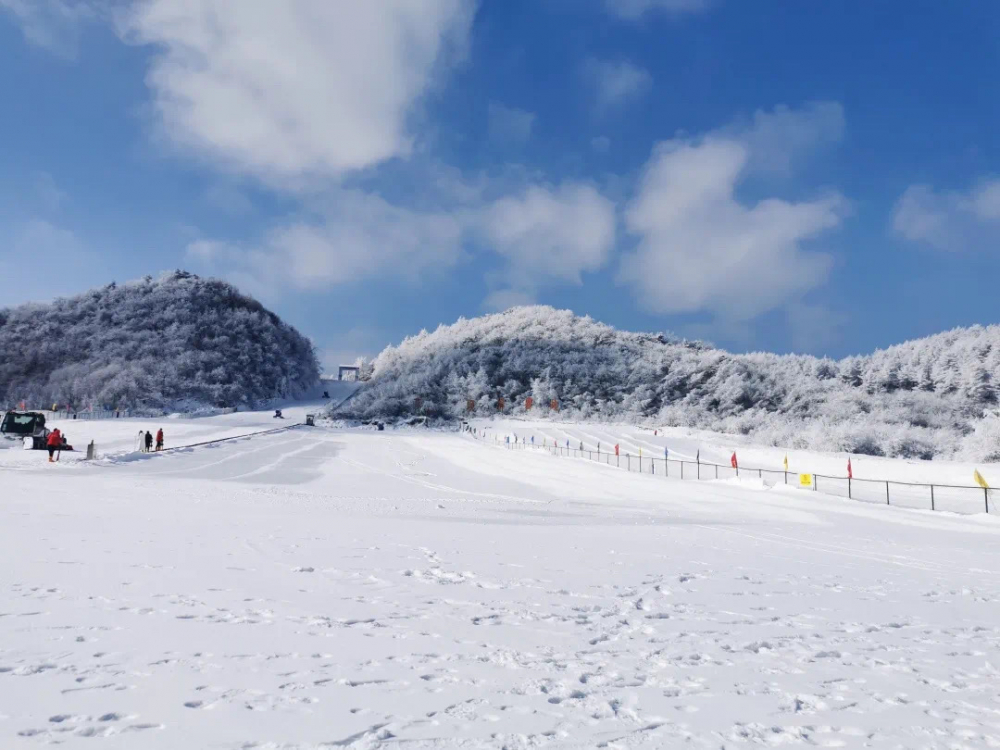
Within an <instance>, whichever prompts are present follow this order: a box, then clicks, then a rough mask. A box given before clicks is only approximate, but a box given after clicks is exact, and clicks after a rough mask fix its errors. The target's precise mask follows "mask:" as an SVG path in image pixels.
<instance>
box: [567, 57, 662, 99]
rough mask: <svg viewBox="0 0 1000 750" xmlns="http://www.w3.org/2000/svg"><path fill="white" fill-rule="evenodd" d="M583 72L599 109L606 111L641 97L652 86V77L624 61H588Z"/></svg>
mask: <svg viewBox="0 0 1000 750" xmlns="http://www.w3.org/2000/svg"><path fill="white" fill-rule="evenodd" d="M583 72H584V77H585V78H586V79H587V81H588V82H589V83H590V84H591V85H592V86H593V87H594V96H595V99H596V102H597V106H598V107H599V108H600V109H608V108H610V107H614V106H617V105H620V104H622V103H624V102H626V101H628V100H629V99H634V98H636V97H639V96H642V95H643V94H645V93H646V92H647V91H649V89H650V88H651V87H652V85H653V77H652V76H651V75H650V74H649V71H648V70H646V69H645V68H640V67H639V66H638V65H635V64H633V63H630V62H628V61H626V60H622V61H618V62H611V61H607V60H595V59H590V60H588V61H587V62H586V63H585V64H584V68H583Z"/></svg>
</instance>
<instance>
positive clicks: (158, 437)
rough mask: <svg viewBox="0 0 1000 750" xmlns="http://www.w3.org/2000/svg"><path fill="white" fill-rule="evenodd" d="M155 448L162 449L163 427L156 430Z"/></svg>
mask: <svg viewBox="0 0 1000 750" xmlns="http://www.w3.org/2000/svg"><path fill="white" fill-rule="evenodd" d="M156 450H158V451H162V450H163V428H162V427H161V428H160V429H158V430H157V431H156Z"/></svg>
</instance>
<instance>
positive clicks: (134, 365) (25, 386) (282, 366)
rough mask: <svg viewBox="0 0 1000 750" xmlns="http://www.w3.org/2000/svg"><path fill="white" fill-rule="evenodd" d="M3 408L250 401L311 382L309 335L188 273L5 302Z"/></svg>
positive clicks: (284, 394) (0, 372)
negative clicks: (46, 299) (47, 299)
mask: <svg viewBox="0 0 1000 750" xmlns="http://www.w3.org/2000/svg"><path fill="white" fill-rule="evenodd" d="M0 353H2V356H0V407H2V406H4V405H7V406H11V405H14V404H19V403H21V402H22V401H24V402H26V403H27V404H28V406H29V407H34V408H39V407H46V406H48V405H51V404H54V403H58V404H59V405H60V407H61V408H65V406H66V405H69V406H71V407H75V408H78V409H82V408H86V407H87V406H90V405H93V406H94V408H95V409H100V408H101V407H102V405H103V406H105V407H107V408H112V409H116V408H128V407H140V408H141V407H145V408H153V409H168V410H176V409H192V408H197V407H201V406H248V405H252V404H255V403H258V402H260V401H263V400H269V399H276V398H295V397H300V396H303V395H305V394H306V393H308V392H309V391H310V390H312V389H314V388H315V386H316V384H317V381H318V377H319V376H318V367H317V363H316V357H315V354H314V352H313V348H312V344H311V343H310V342H309V340H308V339H306V338H305V337H304V336H302V335H301V334H299V332H298V331H296V330H295V329H294V328H292V327H291V326H289V325H288V324H286V323H284V322H282V321H281V319H279V318H278V316H277V315H275V314H274V313H272V312H270V311H269V310H267V309H265V308H264V307H263V306H262V305H261V304H260V303H259V302H257V301H256V300H254V299H252V298H250V297H247V296H246V295H243V294H241V293H240V292H238V291H237V290H236V289H235V288H234V287H232V286H230V285H229V284H227V283H225V282H222V281H218V280H214V279H201V278H198V277H197V276H194V275H192V274H188V273H184V272H181V271H178V272H175V273H172V274H168V275H165V276H164V277H162V278H160V279H159V280H153V279H152V278H149V277H147V278H145V279H142V280H139V281H134V282H129V283H126V284H121V285H116V284H110V285H108V286H106V287H104V288H102V289H94V290H91V291H89V292H87V293H85V294H81V295H79V296H76V297H70V298H66V299H57V300H55V301H54V302H52V303H51V304H30V305H23V306H21V307H17V308H13V309H0Z"/></svg>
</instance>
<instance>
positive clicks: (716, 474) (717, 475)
mask: <svg viewBox="0 0 1000 750" xmlns="http://www.w3.org/2000/svg"><path fill="white" fill-rule="evenodd" d="M715 478H716V479H718V478H719V465H718V464H716V465H715Z"/></svg>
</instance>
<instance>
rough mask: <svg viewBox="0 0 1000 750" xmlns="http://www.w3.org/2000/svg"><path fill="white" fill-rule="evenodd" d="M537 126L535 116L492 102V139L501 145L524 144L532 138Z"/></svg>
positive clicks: (490, 128)
mask: <svg viewBox="0 0 1000 750" xmlns="http://www.w3.org/2000/svg"><path fill="white" fill-rule="evenodd" d="M534 124H535V114H534V113H533V112H526V111H525V110H523V109H516V108H514V107H506V106H504V105H503V104H500V103H498V102H490V107H489V131H490V138H491V139H492V140H494V141H499V142H501V143H515V144H519V143H524V142H525V141H527V140H528V139H529V138H531V129H532V127H534Z"/></svg>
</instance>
